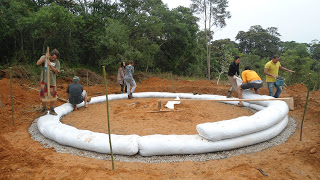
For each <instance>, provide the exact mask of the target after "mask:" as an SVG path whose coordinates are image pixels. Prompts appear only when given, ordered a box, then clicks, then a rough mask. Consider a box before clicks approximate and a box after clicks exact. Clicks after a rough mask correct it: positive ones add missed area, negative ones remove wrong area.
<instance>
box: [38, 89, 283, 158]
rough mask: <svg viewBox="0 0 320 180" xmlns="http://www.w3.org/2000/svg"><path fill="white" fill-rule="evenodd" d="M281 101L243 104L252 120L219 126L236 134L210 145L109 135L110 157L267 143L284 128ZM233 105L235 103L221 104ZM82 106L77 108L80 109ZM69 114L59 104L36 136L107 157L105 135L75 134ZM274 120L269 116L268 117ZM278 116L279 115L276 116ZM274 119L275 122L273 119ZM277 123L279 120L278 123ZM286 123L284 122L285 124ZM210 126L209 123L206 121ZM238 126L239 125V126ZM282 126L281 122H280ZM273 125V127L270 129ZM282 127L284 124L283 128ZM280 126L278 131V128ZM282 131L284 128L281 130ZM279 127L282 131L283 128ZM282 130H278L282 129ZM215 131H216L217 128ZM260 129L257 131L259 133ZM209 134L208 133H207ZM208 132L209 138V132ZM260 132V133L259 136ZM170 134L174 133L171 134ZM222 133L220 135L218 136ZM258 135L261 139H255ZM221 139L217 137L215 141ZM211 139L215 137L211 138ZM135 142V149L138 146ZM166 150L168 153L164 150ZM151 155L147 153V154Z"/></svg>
mask: <svg viewBox="0 0 320 180" xmlns="http://www.w3.org/2000/svg"><path fill="white" fill-rule="evenodd" d="M133 96H134V97H135V98H156V97H157V98H176V97H180V98H189V99H223V98H226V97H225V96H219V95H193V94H191V93H166V92H145V93H134V94H133ZM245 96H247V97H250V98H260V97H257V96H256V95H253V94H252V93H250V92H249V93H244V97H245ZM125 98H127V95H126V94H116V95H109V96H108V100H117V99H125ZM105 100H106V96H100V97H94V98H92V99H91V102H90V103H89V104H93V103H98V102H104V101H105ZM281 102H282V101H273V102H258V103H257V102H255V104H253V103H251V102H244V103H243V104H244V105H245V106H247V107H254V108H256V109H258V110H259V109H261V111H259V112H257V113H256V114H254V115H253V116H248V117H247V116H245V117H239V118H235V119H233V121H232V120H230V123H229V124H228V123H220V124H224V125H227V126H226V127H222V128H224V129H231V131H235V132H240V133H230V132H229V134H228V135H226V136H225V137H227V138H230V139H226V140H222V141H216V142H212V141H209V140H207V139H204V138H202V137H201V136H203V135H202V134H201V136H199V135H151V136H143V137H140V136H138V135H114V134H112V135H111V141H112V147H113V153H114V154H122V155H134V154H136V153H137V152H138V151H139V149H140V153H141V154H142V155H146V156H148V155H152V153H151V152H152V151H154V155H169V154H197V153H205V152H214V151H221V150H228V149H233V148H238V147H243V146H247V145H250V144H254V143H258V142H262V141H265V140H267V139H270V138H272V137H274V136H276V135H277V134H279V133H280V132H281V131H279V129H281V128H282V127H283V126H284V123H279V122H280V121H281V116H283V115H285V117H286V115H287V113H288V107H287V105H286V104H283V103H284V102H282V103H281ZM225 103H230V104H236V103H237V101H230V102H227V101H226V102H225ZM83 105H84V103H81V104H80V105H78V107H82V106H83ZM72 110H73V108H72V105H71V104H69V103H66V104H63V105H61V106H59V107H57V108H55V111H56V112H57V114H58V115H57V116H53V115H50V114H48V115H45V116H42V117H40V118H39V119H38V122H37V125H38V129H39V130H40V132H41V133H42V134H43V135H44V136H46V137H48V138H50V139H52V140H54V141H56V142H58V143H60V144H63V145H67V146H73V147H76V148H79V149H86V150H91V151H96V152H100V153H110V149H109V139H108V135H107V134H105V133H96V132H92V131H88V130H79V129H77V128H75V127H72V126H69V125H65V124H62V123H61V122H60V118H61V117H62V116H64V115H66V114H67V113H70V112H71V111H72ZM271 114H272V115H274V116H270V115H271ZM278 114H280V115H278ZM277 118H278V119H277ZM279 119H280V120H279ZM244 121H250V122H251V125H250V126H249V127H245V126H243V125H240V130H239V124H241V123H244ZM286 121H287V120H286ZM208 122H210V119H208ZM240 122H241V123H240ZM281 122H283V121H281ZM272 124H273V125H272ZM279 124H281V125H279ZM285 125H286V124H285ZM280 126H281V128H280ZM284 127H285V126H284ZM284 127H283V128H284ZM283 128H282V129H283ZM218 129H219V128H218ZM259 129H260V131H259ZM209 130H210V129H209ZM208 132H209V136H210V135H211V132H210V131H208ZM262 132H264V133H262ZM172 133H174V132H172ZM222 133H223V131H221V132H220V134H222ZM259 134H261V136H260V135H259ZM221 137H222V138H225V137H223V136H220V135H219V137H218V138H217V139H220V138H221ZM214 138H215V137H214ZM138 141H139V145H138ZM168 149H169V150H168ZM150 151H151V152H150Z"/></svg>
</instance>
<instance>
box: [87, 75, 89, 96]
mask: <svg viewBox="0 0 320 180" xmlns="http://www.w3.org/2000/svg"><path fill="white" fill-rule="evenodd" d="M88 93H89V75H88V71H87V97H89V94H88Z"/></svg>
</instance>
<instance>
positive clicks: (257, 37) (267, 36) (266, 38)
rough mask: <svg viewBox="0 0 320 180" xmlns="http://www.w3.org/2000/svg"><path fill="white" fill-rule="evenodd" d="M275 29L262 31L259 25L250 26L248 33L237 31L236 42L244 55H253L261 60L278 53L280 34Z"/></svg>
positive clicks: (270, 28)
mask: <svg viewBox="0 0 320 180" xmlns="http://www.w3.org/2000/svg"><path fill="white" fill-rule="evenodd" d="M277 31H278V29H277V28H276V27H269V28H267V29H263V28H262V27H261V26H260V25H256V26H251V27H250V29H249V31H248V32H244V31H239V32H238V34H237V36H236V40H238V41H239V49H240V51H242V53H244V54H248V53H253V54H256V55H258V56H260V57H261V58H265V57H272V56H273V55H275V54H278V53H279V47H280V38H279V37H280V36H281V35H280V34H279V33H278V32H277Z"/></svg>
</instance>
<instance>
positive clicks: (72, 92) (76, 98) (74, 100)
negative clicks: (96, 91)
mask: <svg viewBox="0 0 320 180" xmlns="http://www.w3.org/2000/svg"><path fill="white" fill-rule="evenodd" d="M79 82H80V78H79V77H78V76H75V77H73V83H72V84H69V86H68V89H67V99H68V100H69V103H70V104H72V106H73V108H74V110H77V104H80V103H82V102H83V101H84V107H88V105H87V102H90V100H91V98H88V96H87V92H86V91H85V90H83V86H82V85H81V84H80V83H79Z"/></svg>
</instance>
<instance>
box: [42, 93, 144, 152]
mask: <svg viewBox="0 0 320 180" xmlns="http://www.w3.org/2000/svg"><path fill="white" fill-rule="evenodd" d="M101 99H102V100H103V98H101V97H100V98H93V102H95V101H100V100H101ZM104 99H106V98H104ZM72 110H73V108H72V105H71V104H69V103H66V104H63V105H62V106H59V107H57V108H55V111H56V112H57V113H58V115H57V116H53V115H49V114H48V115H45V116H42V117H40V118H39V119H38V122H37V126H38V129H39V131H40V132H41V134H43V135H44V136H45V137H47V138H49V139H51V140H54V141H56V142H58V143H59V144H62V145H67V146H72V147H75V148H79V149H84V150H90V151H95V152H100V153H107V154H110V145H109V135H108V134H105V133H96V132H92V131H88V130H79V129H77V128H75V127H72V126H69V125H65V124H62V123H61V122H60V121H59V119H60V117H61V116H63V115H65V114H67V113H69V112H71V111H72ZM138 137H139V136H138V135H114V134H111V142H112V150H113V153H114V154H122V155H134V154H136V153H137V152H138V142H137V139H138Z"/></svg>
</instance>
